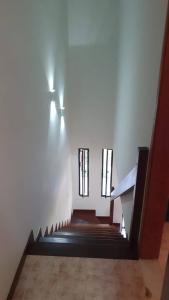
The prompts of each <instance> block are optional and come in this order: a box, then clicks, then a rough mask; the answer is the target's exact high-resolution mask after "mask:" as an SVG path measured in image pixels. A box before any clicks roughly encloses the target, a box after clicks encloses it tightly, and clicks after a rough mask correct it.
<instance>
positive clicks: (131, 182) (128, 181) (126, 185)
mask: <svg viewBox="0 0 169 300" xmlns="http://www.w3.org/2000/svg"><path fill="white" fill-rule="evenodd" d="M136 178H137V166H135V167H134V168H133V169H132V170H131V171H130V172H129V173H128V174H127V175H126V176H125V177H124V178H123V180H122V181H121V182H120V183H119V185H118V186H117V188H115V189H114V191H113V192H112V193H111V197H112V200H115V199H116V198H118V197H120V196H122V195H124V194H126V193H128V192H130V191H131V189H133V188H134V186H135V184H136Z"/></svg>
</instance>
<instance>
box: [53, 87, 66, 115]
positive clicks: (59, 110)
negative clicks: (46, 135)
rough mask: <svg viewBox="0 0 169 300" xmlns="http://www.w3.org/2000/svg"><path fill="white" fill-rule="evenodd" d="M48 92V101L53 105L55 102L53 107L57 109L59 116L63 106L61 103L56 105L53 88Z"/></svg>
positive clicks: (63, 108)
mask: <svg viewBox="0 0 169 300" xmlns="http://www.w3.org/2000/svg"><path fill="white" fill-rule="evenodd" d="M49 94H50V102H51V103H53V106H54V104H55V109H56V110H57V112H58V114H59V116H63V113H64V110H65V107H64V106H63V105H61V106H60V107H57V105H56V100H55V89H51V90H50V91H49Z"/></svg>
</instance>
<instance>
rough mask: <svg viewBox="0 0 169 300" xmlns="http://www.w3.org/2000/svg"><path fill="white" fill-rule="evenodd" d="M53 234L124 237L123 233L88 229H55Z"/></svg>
mask: <svg viewBox="0 0 169 300" xmlns="http://www.w3.org/2000/svg"><path fill="white" fill-rule="evenodd" d="M52 235H84V236H85V235H90V236H107V237H112V236H113V237H122V235H121V233H100V232H88V231H70V230H68V231H55V232H54V233H53V234H52Z"/></svg>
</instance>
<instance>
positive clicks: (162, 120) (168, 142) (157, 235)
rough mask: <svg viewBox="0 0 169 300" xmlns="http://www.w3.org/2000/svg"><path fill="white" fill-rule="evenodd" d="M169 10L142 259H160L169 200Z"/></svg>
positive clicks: (149, 178) (141, 249)
mask: <svg viewBox="0 0 169 300" xmlns="http://www.w3.org/2000/svg"><path fill="white" fill-rule="evenodd" d="M168 132H169V9H168V14H167V22H166V32H165V38H164V48H163V54H162V64H161V76H160V84H159V95H158V105H157V113H156V120H155V127H154V132H153V137H152V144H151V148H150V160H149V167H148V179H147V185H146V193H145V205H144V214H143V222H142V229H141V239H140V247H139V248H140V256H141V258H145V259H156V258H158V255H159V251H160V245H161V238H162V232H163V225H164V220H165V215H166V211H167V205H168V198H169V139H168Z"/></svg>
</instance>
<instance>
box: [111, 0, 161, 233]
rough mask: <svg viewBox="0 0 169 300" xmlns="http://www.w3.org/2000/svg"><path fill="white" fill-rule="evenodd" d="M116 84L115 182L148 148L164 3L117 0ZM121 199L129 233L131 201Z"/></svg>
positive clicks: (151, 0)
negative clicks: (145, 148)
mask: <svg viewBox="0 0 169 300" xmlns="http://www.w3.org/2000/svg"><path fill="white" fill-rule="evenodd" d="M119 4H120V6H119V9H120V11H119V15H120V27H119V56H118V85H117V98H116V107H115V115H116V119H115V120H114V121H115V122H114V136H113V139H114V149H115V161H116V166H117V176H118V180H121V179H122V178H123V177H124V176H125V175H126V174H127V173H128V172H129V171H130V169H131V168H132V167H133V166H134V164H135V163H136V160H137V147H138V146H150V141H151V135H152V129H153V124H154V118H155V111H156V101H157V90H158V81H159V69H160V60H161V49H162V42H163V33H164V24H165V15H166V7H167V0H162V1H159V0H149V1H147V0H142V1H140V0H127V1H126V0H120V1H119ZM131 198H132V197H130V199H129V198H128V199H126V197H123V198H122V204H123V211H124V217H125V221H126V227H127V231H129V227H130V220H131V213H132V201H131Z"/></svg>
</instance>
